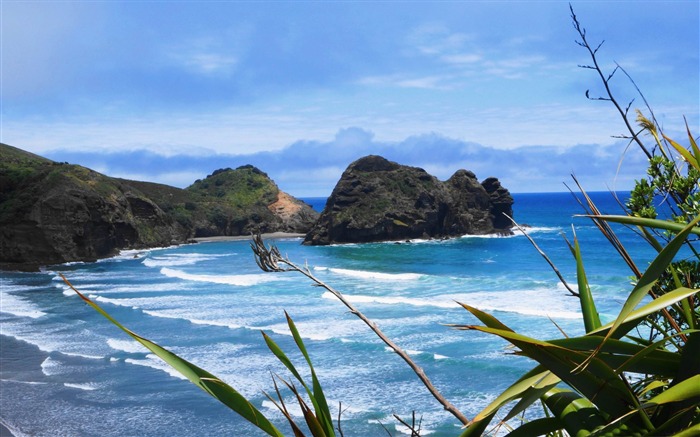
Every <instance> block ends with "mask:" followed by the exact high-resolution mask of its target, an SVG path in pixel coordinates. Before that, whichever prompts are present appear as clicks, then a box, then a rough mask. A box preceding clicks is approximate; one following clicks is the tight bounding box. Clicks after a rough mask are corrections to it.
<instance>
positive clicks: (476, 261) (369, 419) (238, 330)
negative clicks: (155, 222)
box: [0, 193, 651, 436]
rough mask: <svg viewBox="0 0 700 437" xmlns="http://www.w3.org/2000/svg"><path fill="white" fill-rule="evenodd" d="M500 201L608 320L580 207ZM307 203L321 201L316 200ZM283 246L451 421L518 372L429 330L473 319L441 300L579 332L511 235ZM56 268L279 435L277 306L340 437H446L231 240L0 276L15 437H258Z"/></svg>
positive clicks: (375, 353) (326, 317)
mask: <svg viewBox="0 0 700 437" xmlns="http://www.w3.org/2000/svg"><path fill="white" fill-rule="evenodd" d="M514 197H515V201H516V203H515V205H514V211H515V219H516V220H517V221H518V222H519V223H526V224H528V225H530V226H531V228H530V229H529V234H530V235H531V236H532V237H533V238H534V239H535V240H536V241H537V243H538V244H539V245H540V247H541V248H542V249H543V250H544V251H545V252H547V253H548V255H549V256H550V258H551V259H552V260H553V261H554V263H555V264H556V265H557V267H558V268H559V269H560V270H561V272H562V273H563V274H564V276H565V277H566V278H567V279H568V280H569V282H570V283H571V284H572V285H575V283H576V278H575V276H574V273H575V266H574V264H573V262H572V258H571V255H570V252H569V250H568V248H567V246H566V244H565V243H564V240H563V238H562V235H561V234H562V233H565V234H566V236H567V238H569V239H571V238H572V235H573V231H572V224H573V225H574V227H575V231H576V233H577V235H578V237H579V238H580V240H581V241H582V242H583V256H584V260H585V262H586V267H587V273H588V278H589V280H590V281H591V282H592V283H593V293H594V296H595V298H596V300H597V302H598V305H599V310H600V312H601V314H602V317H603V318H604V319H606V320H610V319H611V318H612V317H613V316H614V315H615V314H616V312H617V311H618V309H619V308H620V306H621V304H622V301H623V299H624V298H625V297H626V294H627V292H628V291H629V289H630V286H629V277H628V276H629V270H628V269H627V268H626V267H625V265H624V264H622V263H621V262H620V261H619V260H618V259H617V257H616V255H615V253H614V252H613V249H612V248H611V247H610V245H609V244H608V243H607V242H606V241H605V240H604V239H602V237H600V236H599V234H598V232H597V230H595V228H594V227H593V226H592V224H591V223H590V222H589V221H588V220H587V219H584V218H574V217H573V215H575V214H579V213H580V212H581V209H580V207H579V206H578V204H577V203H576V202H575V201H574V200H573V199H572V197H571V195H570V194H568V193H555V194H551V193H550V194H520V195H515V196H514ZM595 199H596V200H597V202H598V203H599V206H600V207H601V209H603V210H604V211H605V212H609V213H615V212H619V209H618V207H617V205H616V202H615V201H614V199H613V198H612V197H611V195H610V194H608V193H595ZM308 201H309V202H310V203H312V204H313V205H314V206H315V207H317V208H322V206H323V205H322V204H323V199H308ZM621 235H622V238H623V240H624V241H627V242H628V243H627V244H628V249H630V251H631V252H632V253H633V254H636V257H637V260H638V262H639V265H641V266H643V265H644V263H645V260H648V259H650V257H651V253H650V251H649V250H648V248H646V247H644V246H640V245H638V243H636V242H634V241H633V240H632V239H631V238H630V236H631V234H630V233H629V231H627V232H621ZM300 242H301V240H300V239H282V240H276V241H274V243H275V244H276V245H277V246H278V247H279V248H280V251H281V252H282V253H283V254H286V255H287V256H288V257H289V258H290V259H291V260H293V261H295V262H297V263H298V264H304V263H308V265H309V267H310V269H311V271H312V273H313V274H314V275H316V276H317V277H318V278H319V279H321V280H323V281H325V282H327V283H328V284H329V285H331V286H333V287H334V288H335V289H337V290H340V291H341V292H343V293H344V294H345V295H346V296H347V298H348V299H349V300H350V301H351V302H353V304H355V305H356V306H357V307H358V308H359V309H360V310H361V311H362V312H364V313H365V314H366V315H367V316H369V317H370V318H372V319H373V320H374V321H376V322H377V324H378V325H379V327H380V328H381V329H382V330H384V331H385V332H386V333H387V334H388V335H389V336H390V337H391V338H392V339H394V340H395V341H396V342H397V343H398V344H399V345H400V346H401V347H403V348H405V349H406V350H407V351H409V353H410V354H411V355H412V357H413V359H414V360H416V362H417V363H418V364H419V365H420V366H422V367H423V369H424V370H425V372H426V374H427V375H428V376H429V377H430V378H431V379H432V380H433V382H434V384H435V385H436V386H437V387H438V389H439V390H441V392H442V393H443V394H444V395H445V396H446V397H447V398H448V399H449V400H450V401H451V402H452V403H453V404H455V405H456V406H457V407H458V408H459V409H461V411H463V412H464V414H466V415H467V416H468V417H471V416H473V415H474V414H476V413H478V412H479V410H480V409H481V408H483V407H485V406H486V405H487V404H488V403H489V401H491V400H493V399H494V397H495V396H496V395H497V394H498V393H499V392H500V391H501V390H503V389H504V388H505V387H507V386H508V385H509V384H510V383H512V382H513V381H514V380H515V379H516V378H517V377H518V376H519V375H521V374H522V372H523V371H525V370H527V369H529V368H530V367H531V366H532V363H531V362H529V361H527V360H526V359H524V358H519V357H515V356H514V355H512V354H510V353H509V350H508V349H507V348H506V344H505V343H504V342H502V341H500V340H498V339H496V338H492V337H489V336H486V335H483V334H478V333H475V332H466V331H457V330H454V329H451V328H449V327H446V326H445V325H446V324H450V323H457V324H474V323H476V322H477V321H476V320H475V319H474V318H472V317H471V316H470V315H468V313H467V312H466V311H465V310H464V309H461V308H460V307H459V306H458V304H457V303H456V302H464V303H467V304H470V305H472V306H475V307H477V308H480V309H482V310H485V311H488V312H490V313H492V314H493V315H495V316H496V317H498V318H499V319H500V320H501V321H502V322H504V323H506V324H507V325H508V326H510V327H511V328H513V329H515V330H516V331H519V332H522V333H524V334H527V335H530V336H533V337H537V338H541V339H546V338H551V337H557V336H559V335H560V334H559V332H558V329H557V327H556V326H555V325H554V324H553V323H552V321H551V320H550V318H551V319H552V320H553V321H555V322H556V323H557V324H558V325H559V327H561V328H562V329H563V330H565V331H566V332H567V333H568V334H569V335H577V334H580V333H582V332H583V326H582V322H581V320H580V311H579V308H578V301H577V300H576V299H575V298H572V297H570V296H569V295H568V293H567V291H566V290H565V288H564V287H563V286H562V285H561V284H559V283H558V281H557V279H556V277H555V276H554V274H553V273H552V272H551V270H550V268H549V267H548V265H547V264H546V263H545V261H544V260H543V259H542V258H541V257H540V256H539V255H538V254H537V253H536V251H535V250H534V249H533V248H532V246H531V245H530V243H529V242H528V241H527V239H526V238H525V237H523V236H522V235H517V236H514V237H465V238H459V239H454V240H448V241H414V242H411V243H402V244H393V243H381V244H366V245H338V246H330V247H306V246H302V245H301V244H300ZM58 273H63V274H64V275H65V276H66V277H68V278H69V280H70V281H71V282H72V283H73V284H74V285H75V286H76V287H77V288H78V289H79V290H81V291H82V292H84V293H86V294H88V295H90V296H91V297H92V298H93V299H94V300H95V301H97V302H98V303H99V304H100V305H101V306H102V307H103V308H104V309H105V310H106V311H108V312H109V313H110V314H112V315H113V316H114V317H115V318H116V319H118V320H120V321H121V322H122V323H124V324H125V325H127V326H128V327H129V328H131V329H132V330H134V331H135V332H137V333H139V334H141V335H143V336H145V337H148V338H150V339H152V340H154V341H156V342H158V343H160V344H161V345H163V346H165V347H167V348H169V349H171V350H172V351H173V352H175V353H177V354H180V355H181V356H183V357H184V358H186V359H188V360H190V361H192V362H194V363H195V364H197V365H199V366H200V367H203V368H205V369H207V370H209V371H210V372H212V373H214V374H216V375H217V376H219V377H220V378H222V379H224V380H225V381H227V382H228V383H229V384H230V385H232V386H234V387H235V388H236V389H237V390H239V391H240V392H241V393H243V394H244V395H245V396H247V397H249V399H251V400H252V401H253V402H254V403H255V405H257V406H258V408H260V409H261V410H262V411H263V412H264V413H266V414H267V415H268V416H269V417H271V418H272V419H273V421H274V422H275V424H276V425H278V426H279V427H280V428H281V429H283V430H284V431H285V432H288V428H287V427H286V424H285V421H284V419H283V418H282V416H281V414H279V413H278V412H277V411H276V409H275V407H274V406H273V405H272V404H271V403H270V402H269V401H268V400H267V399H266V397H265V396H264V394H263V392H264V391H267V392H272V391H274V387H273V385H272V380H271V372H275V373H278V374H280V375H284V376H285V377H286V376H288V375H289V374H288V373H287V372H286V371H285V369H284V368H283V367H282V366H281V364H279V362H278V361H277V360H276V359H275V358H274V356H272V354H271V353H270V352H269V351H268V349H267V347H266V346H265V343H264V342H263V339H262V336H261V333H260V331H264V332H266V333H268V334H269V335H271V336H272V337H273V338H274V339H275V341H277V342H278V344H280V346H281V347H282V348H283V349H284V350H285V351H288V352H289V355H290V356H291V357H292V359H293V360H295V362H297V363H298V366H299V367H300V368H303V367H304V366H303V365H302V359H301V357H300V356H299V354H298V353H295V350H296V349H295V348H294V346H293V340H292V338H291V336H290V335H289V332H288V330H287V327H286V323H285V319H284V311H285V310H286V311H287V312H288V313H289V314H290V315H291V316H292V318H293V319H294V321H295V322H296V324H297V327H298V329H299V331H300V333H301V335H302V336H303V337H304V339H305V342H306V345H307V348H308V350H309V352H310V354H311V357H312V360H313V361H314V364H315V367H316V370H317V372H318V375H319V378H320V379H321V382H322V383H323V385H324V389H325V392H326V396H327V397H328V399H329V402H330V404H331V409H332V410H333V411H334V412H335V413H334V414H337V409H338V403H339V402H342V408H343V414H342V428H343V432H344V433H345V435H346V436H374V435H387V434H386V431H385V429H384V427H386V428H387V429H389V430H390V431H392V433H393V434H397V435H399V434H400V431H401V430H400V427H399V426H398V424H397V421H396V420H394V419H393V418H392V415H393V414H398V415H399V416H401V417H402V418H405V419H409V418H410V416H411V414H412V412H413V411H415V412H416V415H417V417H422V423H421V427H422V429H423V430H424V432H425V433H426V434H427V432H428V431H430V432H432V434H431V435H456V434H458V433H459V427H458V426H457V425H458V423H457V421H456V420H455V419H454V418H453V417H452V416H451V415H449V413H446V412H444V411H442V410H441V408H440V406H439V405H438V404H437V402H436V401H435V400H433V398H432V397H431V396H430V395H429V393H428V392H427V390H426V389H425V388H424V387H423V386H422V384H421V383H420V382H419V381H418V379H417V378H416V377H415V375H414V374H413V373H412V372H411V371H410V369H409V368H408V367H407V365H406V364H405V363H404V362H403V361H401V359H400V358H399V357H398V356H397V355H395V354H394V353H393V352H391V351H389V350H388V349H387V348H386V347H385V345H384V344H383V343H382V342H381V341H380V340H378V339H377V338H376V336H375V335H374V334H373V333H372V332H371V331H370V330H369V329H368V328H367V327H366V326H365V325H363V324H362V323H361V322H360V321H359V320H358V319H357V318H356V317H354V316H353V315H351V314H350V313H349V312H348V311H347V309H346V308H345V307H344V306H343V305H342V304H341V303H340V302H339V301H337V300H336V299H335V298H334V297H333V296H331V295H330V294H329V293H324V290H323V289H320V288H318V287H313V286H311V285H310V282H309V281H308V280H307V279H306V278H304V277H303V276H301V275H300V274H297V273H263V272H261V271H260V270H259V269H258V268H257V266H256V264H255V262H254V260H253V257H252V255H251V251H250V248H249V243H248V242H245V241H234V242H214V243H200V244H193V245H185V246H179V247H172V248H164V249H153V250H146V251H125V252H123V253H122V254H121V255H120V256H117V257H115V258H111V259H107V260H102V261H100V262H96V263H76V264H70V265H60V266H51V267H47V268H46V269H45V270H44V271H43V272H41V273H14V272H3V273H2V286H1V287H0V290H1V293H2V301H1V303H2V305H1V307H0V324H1V327H2V332H1V334H2V336H1V337H0V338H1V339H2V344H1V345H0V346H1V348H2V350H1V352H2V353H1V354H0V359H1V360H2V371H1V372H2V375H1V378H0V379H1V381H0V384H1V386H0V387H1V388H2V391H1V393H2V395H1V396H0V411H1V413H0V419H1V421H2V424H4V425H5V426H6V427H8V428H9V429H11V430H12V431H13V432H14V433H15V434H16V435H32V436H40V435H41V436H44V435H45V436H54V435H114V436H117V435H118V436H139V435H149V436H202V435H204V436H219V435H231V436H239V435H240V436H246V435H260V434H261V433H260V432H259V431H257V430H256V429H255V428H252V427H251V426H249V425H248V424H247V423H246V422H245V421H243V420H241V419H239V418H238V417H237V416H236V415H235V414H234V413H232V412H231V411H229V410H228V409H226V408H225V407H223V406H222V405H220V404H219V403H218V402H217V401H216V400H214V399H213V398H210V397H209V396H208V395H206V394H205V393H203V392H202V391H200V390H199V389H198V388H196V387H195V386H194V385H192V384H190V383H189V382H187V381H185V380H183V379H181V377H179V376H178V375H176V374H175V372H174V371H172V370H170V369H169V368H168V367H167V365H165V364H163V363H162V362H160V361H159V360H158V359H157V358H156V357H154V356H152V355H150V353H149V352H148V351H146V350H145V349H143V348H142V347H141V346H140V345H138V344H137V343H135V342H134V341H132V340H131V339H130V338H129V337H127V336H126V335H125V334H123V333H122V332H121V331H119V330H118V329H117V328H116V327H114V326H113V325H111V324H110V323H109V322H107V321H106V320H105V319H104V318H102V317H101V316H100V315H98V314H97V313H96V312H95V311H94V310H93V309H91V308H89V307H88V306H86V305H85V304H83V303H82V302H81V301H80V299H79V298H78V297H77V296H76V295H75V294H74V293H72V292H71V291H70V290H68V289H67V287H66V286H65V285H64V284H63V283H62V281H61V280H60V278H59V277H58ZM286 400H287V401H291V398H289V399H286ZM290 403H292V402H290ZM293 412H296V413H297V414H300V411H298V409H297V410H293ZM382 424H383V425H382ZM383 426H384V427H383Z"/></svg>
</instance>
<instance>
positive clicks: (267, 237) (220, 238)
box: [193, 232, 306, 243]
mask: <svg viewBox="0 0 700 437" xmlns="http://www.w3.org/2000/svg"><path fill="white" fill-rule="evenodd" d="M305 236H306V234H296V233H293V232H271V233H267V234H262V237H263V239H264V240H276V239H280V238H304V237H305ZM250 239H252V235H234V236H218V237H199V238H193V240H194V241H197V242H199V243H206V242H212V241H240V240H250Z"/></svg>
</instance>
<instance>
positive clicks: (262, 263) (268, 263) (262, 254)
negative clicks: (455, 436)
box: [250, 234, 469, 425]
mask: <svg viewBox="0 0 700 437" xmlns="http://www.w3.org/2000/svg"><path fill="white" fill-rule="evenodd" d="M250 245H251V248H252V249H253V254H254V255H255V262H256V263H257V264H258V266H259V267H260V268H261V269H262V270H263V271H265V272H288V271H294V272H298V273H301V274H302V275H304V276H306V277H307V278H309V279H310V280H311V281H312V282H313V285H316V286H319V287H322V288H324V289H326V290H327V291H328V292H330V293H331V294H332V295H333V296H335V297H336V298H338V300H340V301H341V302H342V303H343V305H345V307H347V308H348V309H349V310H350V312H351V313H352V314H354V315H355V316H357V317H358V318H359V319H360V320H362V321H363V322H364V323H365V325H367V326H368V327H369V328H370V329H371V330H372V331H373V332H374V333H375V334H376V335H377V337H379V339H380V340H382V341H383V342H384V344H386V345H387V346H388V347H389V348H390V349H391V350H392V351H394V352H395V353H396V354H397V355H398V356H400V357H401V359H403V360H404V361H405V362H406V364H408V366H409V367H410V368H411V369H412V370H413V372H414V373H415V374H416V375H417V376H418V379H420V380H421V382H422V383H423V385H425V387H426V388H427V389H428V391H429V392H430V394H432V395H433V397H434V398H435V399H436V400H437V401H438V402H439V403H440V404H441V405H442V406H443V408H444V409H445V410H446V411H448V412H449V413H451V414H452V415H453V416H454V417H456V418H457V420H459V421H460V422H461V423H462V424H464V425H467V424H468V423H469V419H467V417H466V416H465V415H464V414H463V413H462V412H461V411H459V410H458V409H457V407H455V406H454V405H453V404H452V403H451V402H450V401H448V400H447V399H446V398H445V397H444V396H443V395H442V394H441V393H440V392H439V391H438V389H437V388H436V387H435V386H434V385H433V383H432V382H431V381H430V379H429V378H428V376H427V375H426V374H425V372H424V371H423V369H422V368H421V367H420V366H419V365H418V364H416V363H415V361H413V359H411V357H410V356H409V355H408V353H406V351H404V350H403V349H402V348H401V347H399V346H398V345H397V344H396V343H394V342H393V341H392V340H391V339H390V338H389V337H387V336H386V334H384V332H382V330H381V329H379V327H378V326H377V324H376V323H374V322H373V321H372V320H370V319H369V318H368V317H367V316H365V315H364V314H363V313H362V312H360V310H358V309H357V308H355V306H354V305H353V304H352V303H350V301H348V300H347V299H346V298H345V296H343V294H342V293H341V292H339V291H337V290H335V289H333V288H332V287H331V286H329V285H328V284H326V283H324V282H323V281H321V280H320V279H318V278H316V277H315V276H314V275H313V274H312V273H311V270H310V269H309V268H308V266H307V267H306V268H302V267H299V266H297V265H296V264H294V263H293V262H292V261H290V260H289V259H288V258H283V257H282V256H281V255H280V252H279V249H277V247H275V246H274V245H270V246H269V247H268V246H266V245H265V242H264V241H263V239H262V236H260V235H259V234H258V235H254V236H253V242H252V243H251V244H250ZM281 265H285V266H287V267H281Z"/></svg>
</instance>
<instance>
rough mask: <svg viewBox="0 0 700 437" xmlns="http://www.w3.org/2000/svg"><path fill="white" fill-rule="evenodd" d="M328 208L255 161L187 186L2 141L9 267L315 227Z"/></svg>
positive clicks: (3, 246) (0, 241)
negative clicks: (123, 175)
mask: <svg viewBox="0 0 700 437" xmlns="http://www.w3.org/2000/svg"><path fill="white" fill-rule="evenodd" d="M317 217H318V213H316V212H315V211H313V209H312V208H311V207H310V206H309V205H306V204H305V203H303V202H301V201H299V200H297V199H295V198H293V197H292V196H290V195H288V194H286V193H284V192H282V191H280V190H279V188H278V187H277V185H276V184H275V183H274V182H273V181H272V180H271V179H270V178H269V177H268V176H267V175H266V174H265V173H263V172H262V171H260V170H259V169H257V168H255V167H253V166H243V167H239V168H237V169H235V170H234V169H221V170H217V171H215V172H213V173H212V174H211V175H209V176H207V177H206V178H205V179H203V180H198V181H196V182H195V183H194V184H192V185H191V186H190V187H188V188H186V189H180V188H175V187H171V186H168V185H162V184H155V183H150V182H140V181H131V180H126V179H118V178H112V177H109V176H105V175H103V174H100V173H98V172H95V171H93V170H90V169H88V168H85V167H82V166H79V165H72V164H68V163H60V162H55V161H51V160H49V159H46V158H43V157H41V156H38V155H35V154H32V153H29V152H26V151H24V150H21V149H18V148H16V147H12V146H9V145H6V144H0V266H2V267H3V268H9V269H21V270H26V269H36V268H38V267H39V266H41V265H47V264H56V263H63V262H69V261H90V260H96V259H98V258H103V257H107V256H112V255H114V254H116V253H117V252H118V251H119V250H120V249H126V248H147V247H158V246H168V245H171V244H178V243H184V242H186V241H188V240H190V239H191V238H194V237H209V236H233V235H247V234H249V233H251V232H254V231H259V232H277V231H282V232H298V233H305V232H306V231H308V230H309V229H310V227H311V225H312V224H313V222H314V221H315V220H316V218H317Z"/></svg>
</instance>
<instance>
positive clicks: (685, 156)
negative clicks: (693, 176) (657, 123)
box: [664, 135, 700, 170]
mask: <svg viewBox="0 0 700 437" xmlns="http://www.w3.org/2000/svg"><path fill="white" fill-rule="evenodd" d="M664 138H666V141H668V142H669V143H670V144H671V145H672V146H673V148H674V149H676V152H678V153H680V154H681V156H682V157H683V159H684V160H685V161H686V162H687V163H688V164H690V165H692V166H693V167H695V168H697V169H698V170H700V165H698V160H697V159H695V157H694V156H693V154H692V153H690V151H689V150H688V149H686V148H685V147H683V146H681V145H680V144H678V143H677V142H675V141H673V140H672V139H671V138H669V137H667V136H666V135H664Z"/></svg>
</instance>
